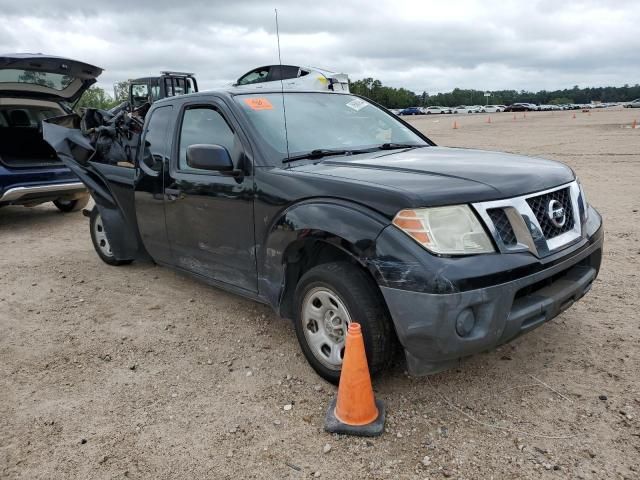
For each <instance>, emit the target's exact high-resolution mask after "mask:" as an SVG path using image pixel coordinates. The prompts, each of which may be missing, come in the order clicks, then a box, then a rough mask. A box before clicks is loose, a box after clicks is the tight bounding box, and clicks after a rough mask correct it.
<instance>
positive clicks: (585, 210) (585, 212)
mask: <svg viewBox="0 0 640 480" xmlns="http://www.w3.org/2000/svg"><path fill="white" fill-rule="evenodd" d="M578 188H579V189H580V199H579V204H580V208H579V210H580V216H581V217H582V218H581V220H582V221H583V222H585V221H586V220H587V217H588V216H589V204H588V203H587V196H586V195H585V193H584V188H583V187H582V183H580V180H578Z"/></svg>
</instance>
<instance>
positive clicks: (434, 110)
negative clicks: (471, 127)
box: [424, 106, 451, 115]
mask: <svg viewBox="0 0 640 480" xmlns="http://www.w3.org/2000/svg"><path fill="white" fill-rule="evenodd" d="M424 113H425V114H427V115H431V114H433V113H451V109H450V108H449V107H436V106H434V107H427V108H425V109H424Z"/></svg>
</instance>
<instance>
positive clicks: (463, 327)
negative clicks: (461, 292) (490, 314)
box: [456, 308, 476, 337]
mask: <svg viewBox="0 0 640 480" xmlns="http://www.w3.org/2000/svg"><path fill="white" fill-rule="evenodd" d="M475 326H476V316H475V315H474V313H473V310H471V309H470V308H465V309H464V310H463V311H462V312H460V314H459V315H458V318H457V319H456V332H458V335H460V336H461V337H467V336H469V335H470V334H471V332H472V331H473V328H474V327H475Z"/></svg>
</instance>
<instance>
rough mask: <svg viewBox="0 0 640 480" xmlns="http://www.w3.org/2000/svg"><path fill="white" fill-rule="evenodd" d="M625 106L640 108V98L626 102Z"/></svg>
mask: <svg viewBox="0 0 640 480" xmlns="http://www.w3.org/2000/svg"><path fill="white" fill-rule="evenodd" d="M623 106H624V108H640V98H636V99H635V100H632V101H630V102H628V103H625V104H624V105H623Z"/></svg>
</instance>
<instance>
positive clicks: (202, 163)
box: [187, 144, 233, 172]
mask: <svg viewBox="0 0 640 480" xmlns="http://www.w3.org/2000/svg"><path fill="white" fill-rule="evenodd" d="M187 165H189V166H190V167H192V168H199V169H201V170H213V171H217V172H232V171H233V162H232V161H231V156H230V155H229V152H228V151H227V149H226V148H224V147H223V146H222V145H204V144H195V145H190V146H189V147H187Z"/></svg>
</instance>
